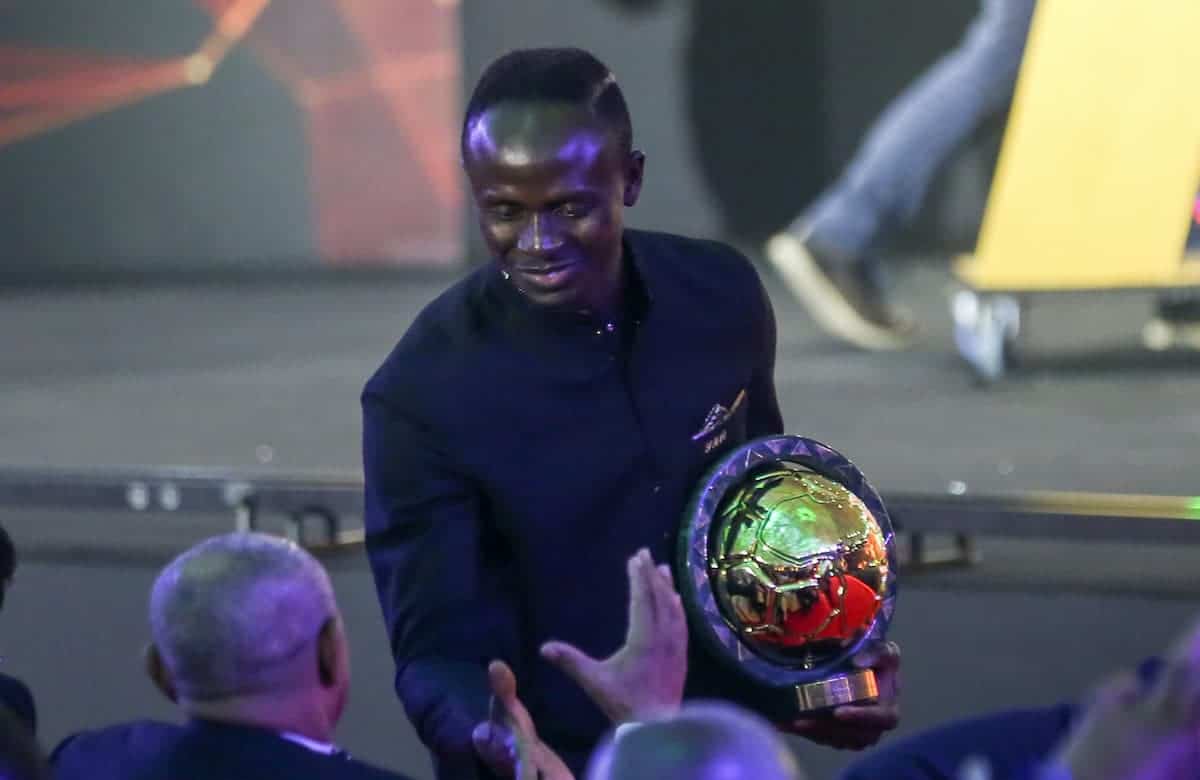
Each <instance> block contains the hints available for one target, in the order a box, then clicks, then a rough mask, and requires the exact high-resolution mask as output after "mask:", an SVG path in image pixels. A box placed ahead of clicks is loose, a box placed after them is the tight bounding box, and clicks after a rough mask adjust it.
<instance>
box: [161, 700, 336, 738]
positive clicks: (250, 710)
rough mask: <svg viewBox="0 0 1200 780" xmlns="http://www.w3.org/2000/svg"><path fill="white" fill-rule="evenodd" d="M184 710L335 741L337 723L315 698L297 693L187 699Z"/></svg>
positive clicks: (208, 717)
mask: <svg viewBox="0 0 1200 780" xmlns="http://www.w3.org/2000/svg"><path fill="white" fill-rule="evenodd" d="M180 704H181V708H182V709H183V711H184V712H185V713H186V714H187V715H189V716H190V717H193V718H200V719H202V720H210V721H215V722H217V723H227V724H230V725H235V726H251V727H254V728H260V729H266V730H269V731H275V732H277V733H281V734H282V733H290V734H296V735H299V736H302V737H305V738H307V739H311V740H315V741H317V742H332V741H333V731H334V726H335V725H336V724H334V723H331V722H330V721H329V718H328V717H327V716H326V715H325V712H324V710H323V709H322V708H321V707H320V706H319V705H318V704H317V703H316V702H313V701H312V700H305V699H303V698H301V697H298V696H289V697H280V698H274V697H263V696H232V697H228V698H225V699H219V700H215V701H184V702H181V703H180Z"/></svg>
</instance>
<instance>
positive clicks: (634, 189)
mask: <svg viewBox="0 0 1200 780" xmlns="http://www.w3.org/2000/svg"><path fill="white" fill-rule="evenodd" d="M645 175H646V155H644V154H642V153H641V152H639V151H638V150H636V149H634V150H633V151H632V152H630V153H629V160H628V162H627V163H626V166H625V192H624V193H623V198H622V200H623V201H624V203H625V205H626V206H634V205H637V201H638V196H639V195H641V194H642V178H643V177H644V176H645Z"/></svg>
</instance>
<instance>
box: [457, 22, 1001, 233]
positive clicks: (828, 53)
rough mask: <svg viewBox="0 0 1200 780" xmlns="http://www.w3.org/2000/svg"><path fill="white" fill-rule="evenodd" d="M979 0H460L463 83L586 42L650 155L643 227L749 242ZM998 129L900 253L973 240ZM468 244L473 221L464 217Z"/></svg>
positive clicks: (837, 161)
mask: <svg viewBox="0 0 1200 780" xmlns="http://www.w3.org/2000/svg"><path fill="white" fill-rule="evenodd" d="M978 8H979V3H978V2H977V1H976V0H906V2H903V3H897V2H894V0H753V2H732V1H731V0H522V2H519V3H516V2H513V3H496V2H486V1H485V0H464V2H463V4H462V25H463V41H464V46H463V56H464V61H463V77H464V79H465V84H466V86H467V88H469V86H470V85H471V84H472V83H473V82H474V81H475V79H476V78H477V77H478V75H479V73H480V71H481V70H482V69H483V68H484V67H485V66H486V64H487V63H488V62H489V61H490V60H491V59H492V58H494V57H495V56H497V55H499V54H501V53H503V52H504V51H506V50H508V49H511V48H515V47H519V46H547V45H574V46H581V47H583V48H586V49H590V50H592V51H594V52H596V54H598V55H599V56H600V57H601V58H602V59H604V60H605V61H606V62H607V63H608V64H609V66H610V67H612V68H613V70H614V71H615V72H616V75H617V78H618V80H619V81H620V82H621V84H622V86H623V88H624V89H625V92H626V97H627V98H628V100H629V103H630V107H631V110H632V112H633V120H634V135H635V139H636V142H637V144H638V145H639V146H640V147H641V148H642V149H643V150H644V151H645V152H646V154H647V158H648V167H647V173H646V176H647V181H646V186H645V189H644V190H643V195H642V201H641V203H640V204H639V205H638V207H637V208H636V209H634V210H633V212H631V214H630V218H631V220H632V221H633V223H634V224H636V225H640V226H648V227H656V228H661V229H664V230H671V231H678V232H684V233H692V234H698V235H703V236H707V237H715V238H723V239H726V240H731V241H734V242H735V243H738V244H740V245H742V246H743V247H746V248H750V249H753V248H754V247H756V246H757V245H758V244H759V243H760V242H761V241H763V240H764V239H765V238H766V237H767V236H768V235H769V234H770V233H771V232H773V231H775V230H778V229H779V228H780V227H781V226H783V225H785V224H787V223H788V222H789V221H790V220H791V219H792V218H793V217H794V216H796V214H797V213H798V212H799V211H800V210H801V209H802V208H803V207H804V206H805V205H806V204H807V203H809V202H810V201H811V200H812V198H813V197H815V196H816V194H817V193H818V192H819V191H820V190H821V188H822V187H824V186H825V185H826V184H827V183H828V182H829V181H830V180H831V179H832V178H833V177H834V176H835V175H836V173H837V172H838V171H839V170H840V169H841V168H842V166H843V165H844V164H845V162H846V161H847V160H848V159H849V158H850V156H851V155H852V154H853V152H854V149H855V148H856V147H857V145H858V143H859V141H860V140H861V138H862V136H863V134H864V132H865V131H866V129H867V127H868V126H869V124H870V122H871V121H872V120H874V118H875V117H876V116H877V115H878V113H879V112H880V111H881V110H882V109H883V107H884V106H885V105H886V104H887V102H888V100H890V99H891V98H892V97H893V96H894V95H895V94H897V93H898V92H899V91H900V90H901V89H903V88H904V87H905V86H906V85H907V84H908V83H909V82H910V81H911V80H912V79H913V78H914V77H915V76H916V75H918V74H919V73H920V72H921V70H922V69H923V68H925V67H927V66H928V65H929V64H931V63H932V62H933V61H934V60H935V59H937V57H938V56H940V55H941V54H942V53H944V52H945V51H946V50H948V49H949V48H950V47H952V46H953V45H954V44H955V42H956V41H957V40H958V39H959V37H960V36H961V35H962V33H963V32H964V30H965V28H966V25H967V23H968V21H970V19H971V18H972V17H973V16H974V14H975V13H976V11H977V10H978ZM997 137H998V132H997V130H996V127H995V126H992V127H989V128H985V129H984V132H983V133H982V134H981V135H980V140H979V142H977V143H975V144H973V145H972V146H971V147H970V148H968V149H965V150H964V151H963V152H962V153H961V154H960V155H958V157H957V158H956V159H955V160H954V161H953V163H952V164H951V165H950V166H949V167H948V169H947V171H946V172H945V175H943V176H942V177H940V179H939V181H938V183H937V184H936V185H935V188H934V191H933V193H932V197H931V198H930V202H929V207H928V208H927V209H926V210H925V213H923V214H922V215H921V217H920V219H919V220H918V221H917V223H916V224H915V225H914V226H913V229H912V230H910V231H908V232H907V233H905V234H904V235H903V237H902V238H903V240H904V241H905V242H906V243H907V246H906V248H917V249H921V250H926V251H927V250H929V249H935V248H937V249H944V248H948V247H950V246H954V247H956V248H966V247H968V246H970V244H971V243H972V242H973V237H974V231H975V229H976V228H977V225H978V220H979V216H980V214H981V213H982V208H983V203H984V200H985V198H986V194H987V187H988V183H989V182H988V180H989V177H990V173H991V167H992V165H993V164H994V155H995V148H996V145H997V144H996V139H997ZM467 236H468V240H471V227H470V226H468V232H467Z"/></svg>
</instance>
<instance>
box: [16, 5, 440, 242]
mask: <svg viewBox="0 0 1200 780" xmlns="http://www.w3.org/2000/svg"><path fill="white" fill-rule="evenodd" d="M193 2H194V4H195V5H196V6H198V7H199V8H200V9H202V10H203V11H204V12H205V13H206V14H208V15H209V16H211V18H212V26H211V30H210V32H209V33H208V35H207V36H206V37H205V38H204V39H203V40H201V41H200V42H199V43H198V45H197V46H196V47H195V48H194V49H193V50H192V51H190V52H187V53H184V54H181V55H180V56H177V57H171V58H165V59H147V58H139V57H121V56H111V55H107V54H97V53H90V52H86V51H72V50H62V49H57V50H51V49H45V48H30V47H17V46H3V45H0V76H2V78H0V148H2V147H4V146H6V145H10V144H14V143H17V142H19V141H21V140H24V139H26V138H30V137H33V136H37V135H40V134H43V133H46V132H50V131H53V130H55V129H57V128H59V127H62V126H64V125H67V124H71V123H74V122H79V121H82V120H86V119H88V118H90V117H93V116H97V115H99V114H103V113H106V112H110V111H114V110H118V109H120V108H123V107H125V106H128V105H132V104H134V103H138V102H140V101H143V100H145V99H147V98H150V97H153V96H155V95H161V94H164V93H167V92H170V91H173V90H179V89H187V88H202V87H203V85H205V84H206V83H208V81H209V80H210V79H211V78H213V77H214V75H215V74H216V73H217V72H218V70H219V69H220V67H221V64H222V62H223V61H224V60H225V59H226V57H227V55H228V54H229V53H230V52H231V51H232V50H233V49H234V48H235V47H238V46H242V45H244V46H246V47H248V48H249V50H250V51H251V52H252V53H253V54H254V55H255V57H256V58H257V59H258V61H259V62H260V63H261V64H262V65H263V67H265V68H266V69H267V70H268V72H270V73H271V74H272V76H273V77H274V78H275V79H276V80H278V81H279V82H280V83H281V84H283V85H284V86H285V87H286V89H287V90H288V92H289V94H290V95H291V96H292V99H293V101H294V102H295V104H296V106H297V107H298V108H299V109H300V111H301V114H302V116H303V117H304V120H305V123H306V131H307V135H308V142H309V148H310V155H309V159H308V161H307V162H308V165H309V175H310V180H311V190H312V192H311V198H312V202H313V224H314V226H315V230H316V233H317V244H318V247H319V250H320V251H321V253H322V255H323V256H324V257H326V258H327V259H329V260H331V261H333V262H340V263H352V262H357V261H367V262H371V261H378V260H380V259H383V260H390V261H394V262H405V261H411V262H443V263H445V262H454V261H457V260H458V256H459V251H460V250H459V240H458V231H459V219H460V214H461V211H460V210H461V193H460V191H459V184H458V172H457V162H456V161H457V144H456V139H457V136H458V128H457V104H458V101H457V95H458V89H459V83H458V55H457V48H458V46H457V38H456V17H455V11H456V9H455V8H454V7H453V5H454V4H453V3H452V2H434V1H432V0H278V2H274V3H272V2H271V0H193Z"/></svg>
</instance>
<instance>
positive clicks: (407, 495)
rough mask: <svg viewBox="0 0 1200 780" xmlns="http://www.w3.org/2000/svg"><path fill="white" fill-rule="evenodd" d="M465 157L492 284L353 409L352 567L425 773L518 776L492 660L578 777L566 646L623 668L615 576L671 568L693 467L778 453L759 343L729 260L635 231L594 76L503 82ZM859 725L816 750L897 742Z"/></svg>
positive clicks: (745, 272)
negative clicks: (495, 748) (425, 757)
mask: <svg viewBox="0 0 1200 780" xmlns="http://www.w3.org/2000/svg"><path fill="white" fill-rule="evenodd" d="M462 157H463V164H464V166H465V169H466V173H467V176H468V178H469V180H470V184H471V190H472V192H473V195H474V199H475V204H476V206H477V209H478V213H479V224H480V228H481V230H482V233H483V236H484V239H485V241H486V243H487V246H488V249H489V250H490V253H491V255H492V262H491V263H489V264H488V265H486V266H484V267H481V268H480V269H478V270H477V271H475V272H474V273H472V274H471V275H470V276H468V277H467V278H466V279H464V280H462V281H461V282H459V283H458V284H456V285H455V286H453V287H452V288H451V289H449V290H448V291H446V292H445V293H443V294H442V295H441V296H440V297H438V298H437V299H436V300H435V301H433V302H432V303H431V304H430V305H429V306H427V307H426V308H425V310H424V311H423V312H422V313H421V314H420V315H419V316H418V317H417V319H416V321H415V322H414V323H413V324H412V326H411V327H410V328H409V330H408V332H407V333H406V334H405V335H404V337H403V338H402V339H401V341H400V343H399V344H398V345H397V347H396V348H395V350H393V352H392V354H391V355H390V356H389V357H388V358H387V360H386V361H385V362H384V364H383V365H382V366H381V367H380V368H379V370H378V371H377V372H376V373H375V375H374V376H373V377H372V378H371V379H370V381H369V382H368V383H367V386H366V389H365V390H364V392H363V398H362V402H363V439H364V441H363V459H364V467H365V474H366V483H367V486H366V528H367V552H368V555H369V558H370V561H371V566H372V569H373V572H374V575H375V581H376V585H377V587H378V591H379V598H380V602H381V605H382V607H383V613H384V616H385V618H386V621H387V626H388V632H389V636H390V639H391V644H392V651H393V654H394V655H395V658H396V690H397V692H398V694H399V696H400V698H401V700H402V701H403V703H404V705H405V707H406V709H407V711H408V713H409V716H410V717H411V719H412V720H413V723H414V724H415V725H416V727H417V730H418V732H419V733H420V735H421V737H422V739H424V741H425V742H426V744H428V745H429V746H430V748H431V750H432V751H433V753H434V756H435V759H436V763H437V766H438V772H439V776H440V777H443V778H470V777H476V776H478V777H486V776H489V774H490V773H495V774H498V775H504V774H505V773H506V771H507V770H508V767H507V766H506V764H505V761H504V760H503V757H502V756H501V757H499V758H497V757H495V756H492V755H489V754H487V751H485V750H484V749H483V748H482V747H480V748H478V749H477V748H476V745H475V743H474V742H473V740H472V733H473V731H474V730H475V728H476V726H477V725H478V724H480V723H481V722H482V721H484V720H485V719H486V718H487V714H488V683H487V675H486V667H487V663H488V661H489V660H490V659H492V658H501V659H504V660H506V661H508V662H509V663H510V664H511V665H512V666H513V667H514V669H515V670H516V672H517V676H518V677H519V678H520V679H521V681H522V690H523V692H524V693H523V698H524V699H525V701H526V702H527V704H528V705H529V708H530V710H531V711H532V713H533V717H534V720H535V721H536V722H537V724H538V728H539V731H540V732H541V734H542V737H543V739H544V740H545V741H546V742H547V743H548V744H549V745H550V746H551V747H553V748H554V749H555V750H556V751H558V752H559V753H560V754H562V756H563V757H564V758H565V759H566V761H567V763H568V764H570V765H571V766H572V767H573V768H574V769H575V770H576V771H577V772H578V771H579V770H580V769H581V768H582V766H583V765H584V763H585V761H586V758H587V755H588V753H589V752H590V750H591V749H592V748H593V747H594V746H595V744H596V742H597V741H598V739H599V737H600V736H601V734H602V733H603V732H604V730H605V729H606V727H607V726H608V725H609V723H608V720H607V718H606V716H605V714H604V713H602V712H601V711H600V710H599V709H598V708H597V707H596V706H595V705H594V704H593V703H591V702H590V701H589V700H588V699H587V697H586V695H585V694H584V693H583V691H582V690H581V689H579V688H577V687H576V686H574V685H572V684H571V683H570V682H569V678H568V676H567V674H565V673H564V671H563V669H564V668H566V667H569V666H570V665H571V663H572V662H573V661H574V660H575V659H577V656H576V655H575V653H573V652H572V651H571V649H570V648H567V647H565V646H564V644H562V643H569V645H571V646H573V647H574V648H578V650H579V651H582V652H584V653H587V654H589V655H591V656H596V657H604V656H607V655H609V654H611V653H613V652H614V651H616V649H617V648H618V647H619V646H620V644H621V641H622V638H623V633H624V630H625V615H624V608H625V603H626V598H627V592H628V590H627V588H628V586H627V583H626V582H625V581H624V580H623V579H622V577H621V576H620V572H621V568H622V567H621V564H622V562H623V561H625V560H626V559H627V558H628V557H629V556H630V554H631V553H632V552H633V551H634V550H637V549H639V548H641V547H646V548H649V550H650V551H651V552H652V553H653V555H654V558H655V559H657V560H671V559H672V558H673V549H674V543H675V538H676V533H677V530H678V523H679V520H680V517H681V515H682V512H683V509H684V506H685V504H686V502H687V500H688V498H689V496H690V494H691V492H692V490H693V487H694V486H695V485H696V484H697V481H698V479H699V478H700V476H701V475H702V474H703V473H704V471H705V469H706V468H707V467H708V466H709V465H710V464H712V463H713V461H714V460H716V459H717V458H718V457H719V456H720V455H721V454H722V453H723V452H725V451H726V450H727V449H728V448H730V447H734V446H737V445H739V444H741V443H743V442H745V441H746V440H748V439H750V438H754V437H758V436H763V435H767V434H773V433H780V432H782V430H783V421H782V419H781V416H780V412H779V406H778V403H777V402H776V397H775V387H774V380H773V371H774V363H775V322H774V317H773V314H772V311H771V306H770V302H769V300H768V298H767V295H766V292H765V291H764V289H763V287H762V284H761V283H760V281H759V279H758V276H757V274H756V273H755V271H754V269H753V267H752V266H751V265H750V263H749V262H747V261H746V260H745V258H743V257H742V256H741V255H739V254H738V253H737V252H735V251H734V250H732V249H730V248H729V247H726V246H724V245H721V244H717V243H712V242H706V241H697V240H692V239H686V238H681V237H678V236H671V235H666V234H661V233H650V232H643V231H637V230H630V229H626V228H625V225H624V212H625V209H626V208H628V207H631V206H633V205H634V204H635V203H636V202H637V199H638V194H639V192H640V190H641V187H642V179H643V172H644V169H645V158H644V156H643V155H642V153H641V152H639V151H636V150H635V149H634V148H633V145H632V127H631V123H630V118H629V112H628V110H627V108H626V104H625V100H624V97H623V96H622V94H621V90H620V88H619V87H618V85H617V83H616V81H615V79H614V77H613V75H612V74H611V73H610V72H609V70H608V68H606V67H605V66H604V65H603V64H602V63H600V62H599V61H598V60H596V58H595V57H593V56H592V55H590V54H588V53H586V52H583V51H580V50H577V49H534V50H524V51H516V52H513V53H511V54H508V55H506V56H504V57H502V58H500V59H499V60H497V61H496V62H494V63H493V64H492V65H491V66H490V67H489V68H488V70H487V71H486V72H485V73H484V74H483V76H482V78H481V79H480V81H479V83H478V85H477V86H476V88H475V91H474V93H473V94H472V96H471V99H470V101H469V104H468V106H467V110H466V116H465V118H464V122H463V130H462ZM553 640H560V642H559V643H551V644H547V643H550V642H552V641H553ZM690 669H691V671H690V673H689V693H690V694H703V695H706V696H720V695H721V694H722V693H723V689H722V682H723V676H722V675H720V674H718V673H716V672H715V670H713V669H712V668H711V665H710V664H708V663H706V662H705V659H703V658H699V657H696V658H693V660H692V663H691V667H690ZM850 709H851V710H853V712H851V715H852V716H853V717H851V718H850V719H849V720H847V721H845V722H842V723H839V724H837V726H836V727H835V728H833V729H832V730H830V729H826V728H821V727H813V726H812V724H807V725H806V726H805V729H806V730H807V731H806V733H807V735H808V736H810V737H812V738H814V739H817V740H820V741H826V742H831V743H835V744H849V745H860V744H866V743H869V742H871V741H874V739H877V738H878V736H879V734H880V733H881V732H882V731H883V730H884V729H886V728H890V727H891V726H892V725H894V723H895V710H894V705H893V703H892V702H890V701H885V702H882V703H881V704H880V705H879V706H878V707H877V708H850Z"/></svg>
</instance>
